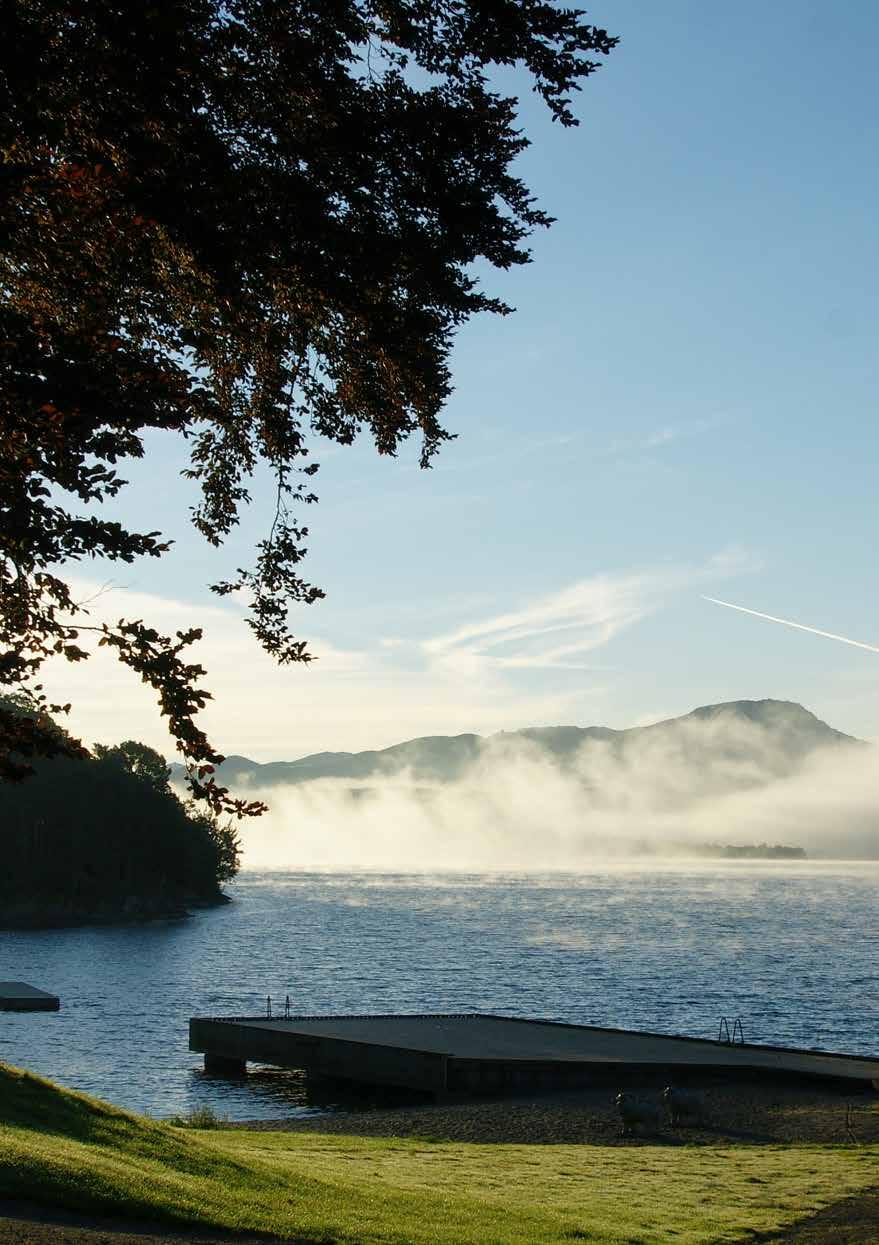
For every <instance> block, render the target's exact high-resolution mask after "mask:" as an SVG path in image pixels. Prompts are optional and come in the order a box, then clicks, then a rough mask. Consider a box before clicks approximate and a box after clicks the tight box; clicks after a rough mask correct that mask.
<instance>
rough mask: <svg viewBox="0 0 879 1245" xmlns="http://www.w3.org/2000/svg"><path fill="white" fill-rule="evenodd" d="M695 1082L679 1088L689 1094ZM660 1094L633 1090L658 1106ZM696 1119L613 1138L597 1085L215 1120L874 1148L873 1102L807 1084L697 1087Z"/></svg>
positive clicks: (584, 1139)
mask: <svg viewBox="0 0 879 1245" xmlns="http://www.w3.org/2000/svg"><path fill="white" fill-rule="evenodd" d="M695 1084H696V1083H695V1082H688V1085H691V1086H693V1087H695ZM662 1089H663V1085H661V1084H659V1083H657V1084H656V1085H653V1086H645V1087H643V1088H641V1089H639V1090H637V1091H634V1093H635V1097H643V1098H644V1099H645V1100H650V1101H656V1102H658V1101H659V1097H660V1094H661V1092H662ZM698 1092H699V1093H700V1094H701V1095H702V1096H703V1098H704V1101H705V1106H706V1112H705V1119H704V1121H703V1122H701V1123H699V1124H698V1125H695V1126H681V1125H678V1126H674V1127H673V1126H671V1125H670V1124H667V1123H666V1124H664V1125H663V1126H662V1128H661V1129H660V1130H658V1131H655V1132H653V1133H646V1132H645V1133H644V1134H638V1133H636V1134H635V1135H634V1136H631V1137H628V1136H627V1137H623V1136H621V1133H620V1122H619V1116H618V1113H617V1109H616V1106H615V1104H614V1101H613V1100H614V1095H615V1093H616V1091H615V1090H614V1089H609V1088H608V1087H607V1086H600V1087H596V1088H590V1089H577V1090H561V1091H556V1092H550V1093H544V1094H528V1095H522V1096H520V1097H515V1098H472V1099H468V1100H466V1101H449V1102H439V1103H417V1104H410V1105H407V1106H400V1107H388V1108H385V1107H378V1108H369V1109H366V1110H360V1111H356V1110H355V1111H352V1110H345V1111H326V1112H324V1113H322V1114H315V1115H308V1116H292V1117H291V1116H287V1117H278V1118H276V1119H269V1120H266V1119H261V1120H235V1121H231V1120H229V1121H227V1120H221V1121H220V1123H219V1124H218V1125H217V1127H218V1128H220V1129H227V1128H228V1129H236V1130H244V1131H252V1132H295V1133H324V1134H328V1133H329V1134H351V1135H354V1136H358V1137H388V1138H397V1139H400V1140H407V1139H413V1138H415V1139H419V1138H420V1139H426V1140H430V1141H456V1142H470V1143H474V1144H481V1145H485V1144H499V1145H601V1146H608V1145H613V1146H617V1145H619V1146H626V1145H657V1144H659V1145H672V1146H679V1145H700V1146H702V1145H707V1146H716V1145H723V1144H728V1143H729V1144H739V1145H741V1144H749V1145H758V1146H759V1145H773V1146H777V1145H802V1144H807V1145H808V1144H823V1145H827V1144H831V1145H842V1144H858V1145H868V1144H869V1145H873V1144H877V1143H879V1096H877V1095H876V1094H875V1093H870V1092H869V1091H865V1092H863V1093H859V1094H855V1093H849V1094H846V1093H845V1092H843V1091H838V1090H830V1089H827V1088H825V1087H822V1086H813V1085H809V1084H803V1085H800V1084H790V1085H782V1084H768V1083H760V1082H756V1081H752V1080H747V1079H744V1078H742V1079H737V1078H730V1079H729V1080H724V1081H723V1082H721V1083H710V1084H706V1085H704V1086H700V1087H699V1091H698Z"/></svg>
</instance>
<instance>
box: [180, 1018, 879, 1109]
mask: <svg viewBox="0 0 879 1245" xmlns="http://www.w3.org/2000/svg"><path fill="white" fill-rule="evenodd" d="M189 1049H190V1050H193V1051H199V1052H201V1053H202V1054H203V1055H204V1062H205V1069H206V1071H208V1072H216V1073H225V1074H229V1075H241V1074H243V1073H244V1072H245V1070H246V1066H247V1063H248V1062H249V1061H252V1062H255V1063H265V1064H273V1065H275V1066H277V1067H282V1068H301V1069H304V1070H305V1071H306V1072H309V1073H311V1074H312V1075H317V1076H324V1077H333V1078H339V1079H342V1080H349V1081H355V1082H361V1083H366V1084H372V1085H392V1086H399V1087H402V1088H405V1089H414V1090H423V1091H427V1092H429V1093H432V1094H434V1095H436V1096H437V1097H444V1096H445V1095H447V1094H453V1095H454V1094H473V1093H482V1094H485V1093H489V1094H505V1093H508V1094H515V1093H521V1092H526V1091H531V1090H535V1089H541V1090H551V1089H565V1088H570V1087H574V1086H583V1085H589V1084H595V1083H600V1082H607V1081H609V1080H610V1081H616V1082H620V1083H622V1082H624V1081H627V1080H632V1079H635V1078H639V1077H645V1076H647V1077H650V1078H654V1077H660V1076H661V1077H665V1078H668V1079H672V1078H673V1077H678V1078H679V1079H683V1078H685V1077H689V1078H693V1077H695V1076H698V1075H705V1076H708V1075H711V1076H716V1075H718V1074H721V1075H728V1076H743V1075H745V1076H751V1075H756V1076H758V1077H760V1078H766V1079H769V1080H772V1079H780V1078H783V1077H815V1078H820V1079H823V1080H832V1081H835V1082H837V1083H845V1084H847V1085H849V1086H850V1087H852V1088H869V1087H870V1086H872V1087H873V1088H874V1089H879V1057H877V1058H870V1057H869V1056H865V1055H843V1054H834V1053H830V1052H825V1051H816V1050H797V1049H792V1048H790V1047H782V1046H761V1045H755V1044H752V1043H747V1042H735V1043H731V1042H723V1041H719V1042H713V1041H709V1040H707V1039H703V1038H690V1037H673V1036H669V1035H668V1034H664V1033H644V1032H637V1031H633V1030H629V1029H604V1028H597V1027H594V1026H592V1025H572V1024H561V1023H558V1022H555V1021H549V1020H521V1019H518V1018H516V1017H512V1016H494V1015H485V1014H479V1013H475V1014H465V1015H418V1016H406V1015H385V1016H290V1017H284V1018H270V1017H252V1016H242V1017H237V1018H228V1019H227V1018H207V1017H195V1018H193V1019H192V1020H190V1022H189Z"/></svg>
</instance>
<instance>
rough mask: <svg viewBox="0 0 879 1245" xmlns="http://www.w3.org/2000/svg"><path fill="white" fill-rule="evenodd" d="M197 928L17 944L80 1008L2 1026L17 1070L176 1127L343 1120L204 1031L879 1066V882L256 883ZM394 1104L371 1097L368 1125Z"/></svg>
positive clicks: (391, 879)
mask: <svg viewBox="0 0 879 1245" xmlns="http://www.w3.org/2000/svg"><path fill="white" fill-rule="evenodd" d="M230 893H231V894H232V895H233V897H234V899H235V902H234V903H233V904H230V905H227V906H225V907H223V908H217V909H212V910H210V911H207V912H200V913H197V914H196V915H194V916H193V917H191V918H189V919H188V920H180V921H161V922H152V923H150V924H147V925H140V926H123V927H118V926H117V927H106V928H101V927H89V928H84V929H74V930H46V931H40V932H27V933H0V978H3V979H9V980H18V979H20V980H24V981H29V982H31V983H32V984H33V985H36V986H39V987H41V988H45V989H48V990H51V991H53V992H55V993H58V994H60V996H61V999H62V1010H61V1011H60V1012H58V1013H54V1014H53V1013H49V1014H24V1015H16V1014H12V1013H0V1059H3V1060H6V1061H7V1062H10V1063H15V1064H20V1065H24V1066H26V1067H28V1068H30V1069H32V1070H33V1071H35V1072H39V1073H42V1074H44V1075H46V1076H50V1077H53V1078H54V1079H57V1080H59V1081H61V1082H62V1083H63V1084H65V1085H68V1086H71V1087H75V1088H77V1089H83V1090H86V1091H87V1092H89V1093H94V1094H97V1095H99V1096H101V1097H104V1098H108V1099H110V1100H111V1101H114V1102H117V1103H119V1104H121V1105H123V1106H127V1107H131V1108H134V1109H136V1110H142V1111H147V1112H150V1113H152V1114H154V1115H171V1114H174V1113H185V1112H187V1111H189V1110H192V1109H193V1108H195V1107H199V1106H211V1107H212V1108H213V1109H214V1110H216V1111H218V1112H219V1113H221V1114H226V1115H228V1116H229V1117H230V1118H233V1119H245V1118H268V1117H270V1116H273V1115H279V1114H285V1113H288V1112H291V1111H296V1112H304V1111H309V1110H314V1109H326V1108H327V1107H328V1106H330V1107H331V1106H333V1105H336V1104H338V1103H340V1102H341V1101H342V1100H341V1098H340V1096H339V1091H338V1087H335V1088H333V1087H329V1088H328V1087H326V1086H323V1087H318V1088H315V1087H314V1086H306V1083H305V1081H304V1078H303V1077H302V1076H301V1074H298V1073H295V1072H284V1071H280V1070H276V1069H261V1070H257V1071H254V1072H251V1073H250V1074H249V1075H248V1076H247V1077H246V1078H245V1079H243V1080H239V1081H228V1080H224V1079H222V1078H217V1077H207V1076H205V1075H204V1074H203V1072H202V1071H201V1061H200V1057H199V1056H198V1055H194V1054H192V1053H191V1052H189V1051H188V1049H187V1021H188V1019H189V1017H190V1016H192V1015H245V1014H251V1015H253V1014H261V1013H262V1012H263V1011H264V1009H265V1000H266V995H269V994H270V995H272V996H273V998H274V1000H275V1003H276V1005H277V1004H278V1003H280V1004H281V1005H283V1000H284V996H285V995H287V994H289V995H290V997H291V1004H292V1006H293V1009H294V1011H298V1012H316V1013H334V1012H369V1011H384V1012H395V1011H410V1012H422V1011H452V1012H460V1011H494V1012H500V1013H508V1014H511V1015H520V1016H538V1017H546V1018H549V1019H556V1020H567V1021H573V1022H575V1023H584V1024H606V1025H617V1026H620V1027H626V1028H643V1029H654V1030H658V1031H661V1032H668V1033H686V1034H691V1035H694V1036H703V1037H715V1036H716V1035H717V1026H718V1020H719V1018H720V1016H722V1015H726V1016H741V1017H742V1021H743V1025H744V1031H745V1037H746V1039H747V1040H749V1041H763V1042H775V1043H779V1044H790V1045H797V1046H815V1047H823V1048H825V1049H830V1050H842V1051H852V1052H861V1053H864V1054H876V1053H879V1039H877V1034H879V1023H877V1022H879V997H877V989H876V987H877V984H879V982H877V971H876V964H877V963H879V926H877V893H879V863H869V864H851V863H845V864H839V865H835V866H822V867H817V866H810V865H800V864H789V863H769V862H767V863H761V864H759V865H756V864H751V863H748V864H744V863H735V864H732V863H731V864H725V865H718V864H714V863H712V864H711V866H710V867H706V868H697V867H695V866H694V867H692V868H686V867H683V868H682V867H681V866H680V865H679V864H676V865H675V866H674V867H673V868H672V867H669V868H664V869H655V868H653V867H651V870H650V871H649V872H647V871H645V870H639V869H634V868H627V869H622V870H620V869H613V870H610V869H608V870H607V871H605V872H594V873H584V874H523V873H519V874H510V875H499V874H445V875H430V876H427V875H411V874H374V873H334V874H315V873H285V874H257V873H249V874H244V875H242V877H241V878H240V879H239V881H238V882H237V883H236V884H235V885H234V887H232V888H230ZM376 1101H377V1100H376V1099H375V1097H374V1095H367V1097H366V1100H365V1102H364V1103H363V1104H362V1105H370V1103H375V1102H376Z"/></svg>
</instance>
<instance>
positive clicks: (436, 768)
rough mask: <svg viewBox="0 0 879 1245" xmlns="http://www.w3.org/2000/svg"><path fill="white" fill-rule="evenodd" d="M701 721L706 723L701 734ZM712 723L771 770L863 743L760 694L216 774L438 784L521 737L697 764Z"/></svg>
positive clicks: (568, 758) (575, 749) (563, 748)
mask: <svg viewBox="0 0 879 1245" xmlns="http://www.w3.org/2000/svg"><path fill="white" fill-rule="evenodd" d="M702 728H707V731H708V735H707V736H706V729H702ZM737 728H743V732H744V733H743V734H742V737H741V738H740V739H739V738H737V737H736V732H737ZM700 729H701V734H700ZM715 729H719V732H721V733H722V732H724V731H725V732H726V736H725V737H724V738H723V739H722V741H721V743H722V745H723V747H724V748H725V749H726V754H728V755H729V756H731V757H735V758H741V759H742V760H747V759H748V758H749V757H750V756H751V755H753V754H754V747H755V745H759V744H760V742H761V740H760V738H759V736H754V737H752V734H753V732H754V731H755V730H756V731H757V732H763V733H764V735H765V739H764V740H763V741H762V742H763V743H765V744H767V745H768V744H769V743H771V744H772V745H773V748H774V749H775V753H776V754H777V764H778V766H779V772H786V771H788V770H789V771H792V770H794V769H795V768H796V767H797V765H798V764H799V763H800V762H802V761H803V760H804V759H805V758H806V757H807V756H808V755H809V754H811V753H812V752H814V751H816V750H817V749H820V748H828V747H834V748H836V747H866V746H868V745H866V744H865V743H864V741H862V740H859V739H856V738H855V737H854V736H852V735H846V734H844V733H843V732H842V731H837V730H835V729H834V728H833V727H831V726H829V725H828V724H827V723H826V722H824V721H822V720H821V719H820V718H818V717H817V716H816V715H815V714H814V713H812V712H811V711H810V710H808V709H806V708H805V707H804V706H803V705H801V704H799V703H798V702H796V701H783V700H775V699H772V698H766V699H763V700H734V701H723V702H720V703H718V704H713V705H700V706H698V707H697V708H696V709H693V710H691V711H690V712H689V713H687V714H683V715H681V716H680V717H676V718H666V719H663V720H661V721H659V722H653V723H650V724H649V725H646V726H634V727H625V728H622V729H619V730H617V729H614V728H612V727H607V726H583V727H581V726H533V727H523V728H521V729H520V730H516V731H498V732H495V733H494V734H491V735H486V736H482V735H477V734H473V733H463V734H460V735H422V736H417V737H415V738H414V739H409V740H404V741H402V742H400V743H397V744H391V745H390V746H389V747H387V748H381V749H367V750H365V751H362V752H331V751H325V752H316V753H310V754H308V755H306V756H304V757H299V758H297V759H295V760H292V761H268V762H258V761H253V760H251V759H250V758H249V757H245V756H240V755H234V754H233V755H230V756H228V757H227V758H226V760H225V761H224V763H223V764H222V765H221V766H219V767H218V769H217V778H218V779H219V781H221V782H222V783H223V784H224V785H230V786H234V785H235V784H236V783H245V784H247V785H252V786H259V787H273V786H279V785H282V784H291V783H292V784H299V783H304V782H315V781H318V780H321V779H335V780H342V781H346V782H352V781H354V782H359V781H364V780H367V781H368V780H369V779H378V778H392V777H395V776H396V777H399V776H403V775H406V777H407V778H409V779H411V780H412V781H414V782H439V783H443V782H451V781H455V780H456V779H458V778H460V777H462V775H463V774H464V773H465V772H466V771H467V770H468V769H470V768H471V767H472V766H473V765H474V764H476V763H477V762H478V761H479V760H480V759H482V758H483V757H486V756H489V755H492V754H499V753H500V752H501V751H502V750H504V749H507V748H510V747H511V746H512V747H515V746H516V745H517V744H522V743H524V744H525V745H533V746H536V747H537V748H539V749H540V751H541V752H542V753H544V754H546V756H547V758H548V759H550V760H551V761H553V763H555V764H556V765H558V766H560V767H562V768H565V767H567V766H568V765H569V764H572V763H573V761H574V759H575V758H576V757H577V756H578V755H579V754H580V753H581V749H582V748H583V746H584V745H587V744H592V745H603V746H604V747H606V748H608V749H610V750H611V751H612V752H622V751H624V750H625V749H627V748H630V747H631V746H632V745H636V746H638V747H649V748H652V747H657V746H658V747H665V748H671V749H673V750H676V751H677V753H678V754H684V755H686V756H687V757H688V758H689V759H691V760H693V761H694V762H697V763H698V760H699V753H700V749H701V748H702V747H703V746H704V742H705V740H704V739H703V736H706V738H709V739H710V733H711V731H712V730H715ZM172 771H173V776H174V778H176V779H177V780H178V781H180V780H182V778H183V774H184V770H183V767H182V766H181V765H173V766H172Z"/></svg>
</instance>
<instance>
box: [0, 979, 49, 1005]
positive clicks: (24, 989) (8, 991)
mask: <svg viewBox="0 0 879 1245" xmlns="http://www.w3.org/2000/svg"><path fill="white" fill-rule="evenodd" d="M60 1006H61V1000H60V999H59V998H58V996H57V995H55V994H47V993H46V991H45V990H38V989H37V988H36V986H29V985H28V984H27V982H24V981H0V1012H57V1010H58V1008H59V1007H60Z"/></svg>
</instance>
